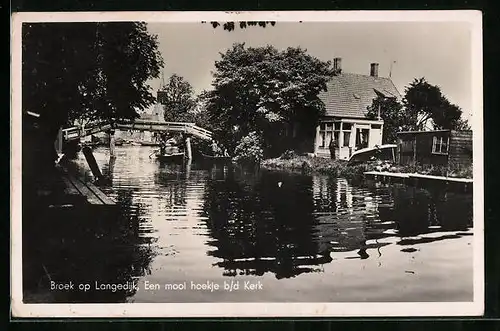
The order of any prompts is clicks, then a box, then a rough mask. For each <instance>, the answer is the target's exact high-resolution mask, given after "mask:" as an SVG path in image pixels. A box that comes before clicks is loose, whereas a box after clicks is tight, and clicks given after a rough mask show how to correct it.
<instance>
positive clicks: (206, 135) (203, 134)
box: [189, 124, 212, 140]
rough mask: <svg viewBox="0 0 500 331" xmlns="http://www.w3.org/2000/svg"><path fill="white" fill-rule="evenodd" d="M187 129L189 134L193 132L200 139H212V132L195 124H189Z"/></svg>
mask: <svg viewBox="0 0 500 331" xmlns="http://www.w3.org/2000/svg"><path fill="white" fill-rule="evenodd" d="M189 129H190V130H189V131H190V133H191V134H194V135H196V136H198V137H200V138H202V139H208V140H211V139H212V132H211V131H208V130H206V129H203V128H201V127H199V126H197V125H195V124H193V125H191V126H190V127H189Z"/></svg>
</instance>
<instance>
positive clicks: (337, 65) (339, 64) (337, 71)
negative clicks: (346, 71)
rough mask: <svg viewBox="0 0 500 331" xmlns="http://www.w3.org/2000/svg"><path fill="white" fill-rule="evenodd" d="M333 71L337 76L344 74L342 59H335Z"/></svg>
mask: <svg viewBox="0 0 500 331" xmlns="http://www.w3.org/2000/svg"><path fill="white" fill-rule="evenodd" d="M333 70H334V71H335V74H340V73H341V72H342V59H341V58H340V57H336V58H334V59H333Z"/></svg>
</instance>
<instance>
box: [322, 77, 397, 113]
mask: <svg viewBox="0 0 500 331" xmlns="http://www.w3.org/2000/svg"><path fill="white" fill-rule="evenodd" d="M377 93H380V94H382V95H384V96H386V97H391V96H392V97H396V98H397V99H401V95H400V94H399V92H398V90H397V89H396V87H395V86H394V84H393V83H392V81H391V80H390V79H389V78H385V77H372V76H367V75H358V74H351V73H341V74H339V75H338V76H334V77H333V78H332V79H331V80H330V81H329V82H328V83H327V91H326V92H321V93H320V94H319V97H320V99H321V100H322V101H323V102H324V103H325V106H326V115H327V116H336V117H351V118H364V117H365V115H366V113H367V112H368V110H367V107H368V106H370V105H371V104H372V102H373V99H375V98H376V97H377Z"/></svg>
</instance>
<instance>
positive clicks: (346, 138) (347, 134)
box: [343, 131, 351, 147]
mask: <svg viewBox="0 0 500 331" xmlns="http://www.w3.org/2000/svg"><path fill="white" fill-rule="evenodd" d="M350 141H351V131H344V144H343V145H344V147H349V142H350Z"/></svg>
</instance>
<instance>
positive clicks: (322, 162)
mask: <svg viewBox="0 0 500 331" xmlns="http://www.w3.org/2000/svg"><path fill="white" fill-rule="evenodd" d="M261 167H262V168H263V169H267V170H275V171H292V172H298V171H299V172H302V173H319V174H325V175H331V176H336V177H343V178H346V179H363V178H364V173H365V172H367V171H381V172H394V173H396V172H397V173H417V174H422V175H433V176H444V177H454V178H472V165H470V166H466V167H464V166H462V167H461V166H458V165H454V164H452V165H449V166H422V165H406V166H403V165H395V164H391V163H387V162H382V161H372V162H366V163H360V164H355V165H350V164H348V163H347V161H343V160H332V159H328V158H321V157H311V156H305V155H296V154H294V153H293V152H287V153H284V154H283V155H281V156H280V157H278V158H273V159H266V160H263V161H262V163H261Z"/></svg>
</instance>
